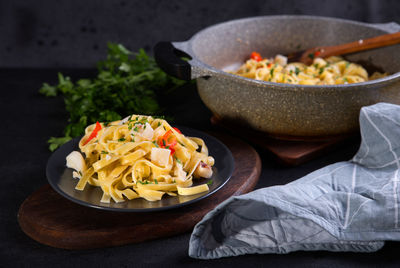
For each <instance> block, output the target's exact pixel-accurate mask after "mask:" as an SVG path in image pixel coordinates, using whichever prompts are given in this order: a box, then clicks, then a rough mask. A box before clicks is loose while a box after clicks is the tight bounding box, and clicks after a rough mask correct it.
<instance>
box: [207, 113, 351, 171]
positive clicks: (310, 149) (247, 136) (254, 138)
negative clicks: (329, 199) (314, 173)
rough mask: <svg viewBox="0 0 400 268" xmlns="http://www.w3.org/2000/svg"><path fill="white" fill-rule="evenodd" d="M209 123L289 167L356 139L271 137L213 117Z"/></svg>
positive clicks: (343, 137)
mask: <svg viewBox="0 0 400 268" xmlns="http://www.w3.org/2000/svg"><path fill="white" fill-rule="evenodd" d="M211 123H212V124H213V125H215V126H217V127H220V128H222V129H224V130H226V131H228V132H230V133H231V134H233V135H236V136H238V137H241V138H242V139H244V140H246V141H248V142H250V143H252V144H254V145H257V146H260V147H261V148H264V149H267V150H268V151H270V152H271V153H273V154H274V155H275V156H276V157H277V158H278V160H280V161H281V162H282V163H284V164H285V165H289V166H296V165H300V164H302V163H304V162H307V161H309V160H312V159H314V158H316V157H318V156H320V155H322V154H323V153H325V152H327V151H329V150H332V149H334V148H336V147H338V146H340V145H342V144H343V143H345V142H346V141H349V140H353V139H357V138H358V136H357V135H356V134H354V135H340V136H330V137H321V138H313V139H310V138H308V139H307V138H305V137H272V136H269V135H268V134H266V133H263V132H260V131H256V130H251V129H249V128H245V127H238V126H237V125H235V124H233V123H232V122H225V121H223V120H220V119H218V118H217V117H215V116H212V117H211Z"/></svg>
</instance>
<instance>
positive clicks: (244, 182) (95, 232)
mask: <svg viewBox="0 0 400 268" xmlns="http://www.w3.org/2000/svg"><path fill="white" fill-rule="evenodd" d="M212 134H213V135H214V136H216V137H217V138H218V139H220V140H221V141H222V142H224V143H225V145H226V146H228V147H229V149H230V150H231V152H232V154H233V157H234V159H235V170H234V172H233V175H232V177H231V179H230V180H229V181H228V182H227V184H226V185H225V186H224V187H222V188H221V189H220V190H219V191H217V192H216V193H214V194H213V195H211V196H209V197H208V198H205V199H203V200H201V201H199V202H196V203H194V204H191V205H188V206H185V207H182V208H177V209H172V210H166V211H160V212H151V213H125V212H111V211H104V210H98V209H94V208H88V207H85V206H81V205H78V204H75V203H73V202H71V201H69V200H68V199H65V198H64V197H62V196H61V195H59V194H58V193H56V192H55V191H54V190H53V189H52V188H51V187H50V185H45V186H43V187H42V188H40V189H39V190H37V191H36V192H34V193H33V194H32V195H30V196H29V197H28V198H27V199H26V200H25V201H24V202H23V203H22V205H21V207H20V209H19V212H18V221H19V224H20V226H21V228H22V230H23V231H24V232H25V233H26V234H27V235H28V236H30V237H31V238H33V239H34V240H36V241H38V242H40V243H42V244H46V245H49V246H52V247H57V248H65V249H91V248H101V247H110V246H118V245H124V244H129V243H138V242H142V241H146V240H151V239H156V238H161V237H167V236H172V235H176V234H180V233H185V232H189V231H191V230H192V229H193V227H194V226H195V225H196V223H198V222H199V221H200V220H201V219H202V218H203V216H204V215H205V214H206V213H207V212H209V211H210V210H212V209H213V208H214V207H215V206H216V205H218V204H219V203H221V202H222V201H224V200H225V199H227V198H229V197H230V196H233V195H240V194H244V193H247V192H250V191H251V190H253V189H254V187H255V185H256V184H257V181H258V178H259V176H260V172H261V160H260V157H259V156H258V154H257V152H256V151H255V150H254V149H253V148H252V147H251V146H250V145H248V144H246V143H244V142H243V141H241V140H239V139H236V138H233V137H230V136H226V135H222V134H217V133H212Z"/></svg>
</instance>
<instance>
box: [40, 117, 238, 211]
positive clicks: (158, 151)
mask: <svg viewBox="0 0 400 268" xmlns="http://www.w3.org/2000/svg"><path fill="white" fill-rule="evenodd" d="M233 169H234V160H233V156H232V154H231V152H230V150H229V149H228V148H227V147H226V146H225V145H224V144H223V143H222V142H221V141H219V140H218V139H216V138H215V137H213V136H210V135H208V134H206V133H204V132H201V131H198V130H194V129H191V128H186V127H179V128H177V127H172V126H171V125H170V124H169V123H168V122H167V121H166V120H164V119H161V118H153V117H151V116H144V115H131V116H128V117H126V118H124V119H123V120H118V121H114V122H108V123H103V122H102V123H100V122H96V123H95V124H92V125H89V126H88V127H87V128H86V130H85V135H84V136H82V137H79V138H75V139H73V140H71V141H69V142H68V143H66V144H64V145H63V146H62V147H61V148H59V149H58V150H57V151H55V152H54V153H53V154H52V155H51V157H50V158H49V161H48V163H47V169H46V174H47V178H48V181H49V183H50V185H51V186H52V187H53V189H54V190H56V191H57V192H58V193H59V194H61V195H62V196H64V197H65V198H67V199H69V200H71V201H73V202H75V203H78V204H81V205H84V206H89V207H93V208H97V209H104V210H112V211H124V212H149V211H157V210H166V209H173V208H178V207H181V206H184V205H188V204H192V203H194V202H197V201H200V200H202V199H204V198H206V197H208V196H210V195H212V194H213V193H215V192H216V191H218V190H219V189H221V188H222V187H223V186H224V185H225V184H226V182H227V181H228V180H229V179H230V177H231V175H232V173H233Z"/></svg>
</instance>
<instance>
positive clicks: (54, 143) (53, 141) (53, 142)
mask: <svg viewBox="0 0 400 268" xmlns="http://www.w3.org/2000/svg"><path fill="white" fill-rule="evenodd" d="M71 139H72V138H71V137H60V138H57V137H51V138H50V139H49V140H48V143H49V144H50V146H49V149H50V151H52V152H53V151H55V150H56V149H57V148H58V147H60V146H61V145H63V144H64V143H67V142H68V141H70V140H71Z"/></svg>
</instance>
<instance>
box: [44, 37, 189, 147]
mask: <svg viewBox="0 0 400 268" xmlns="http://www.w3.org/2000/svg"><path fill="white" fill-rule="evenodd" d="M97 69H98V74H97V76H96V77H95V78H93V79H80V80H78V81H76V82H75V83H74V82H72V81H71V79H70V78H69V77H67V76H64V75H62V74H61V73H59V74H58V84H56V85H54V86H51V85H49V84H47V83H44V84H43V86H42V88H41V89H40V93H42V94H44V95H46V96H48V97H54V96H57V95H58V94H61V95H62V96H63V97H64V102H65V108H66V110H67V111H68V113H69V119H68V125H67V126H66V127H65V129H64V137H51V138H50V139H49V140H48V143H49V145H50V146H49V149H50V150H51V151H54V150H55V149H57V148H58V147H59V146H61V145H62V144H64V143H66V142H67V141H69V140H71V139H72V138H73V137H77V136H80V135H83V134H84V130H85V127H86V126H87V125H89V124H92V123H95V122H96V121H100V122H110V121H114V120H119V119H121V118H122V117H123V116H126V115H129V114H146V115H155V114H160V113H161V112H162V109H161V107H160V105H159V103H158V101H157V98H156V95H157V92H159V90H167V89H168V90H171V89H172V88H175V87H177V86H180V85H182V84H183V83H184V82H183V81H181V80H177V79H175V78H173V77H170V76H168V75H167V74H166V73H164V72H163V71H162V70H161V69H160V68H159V67H158V66H157V64H156V63H155V60H154V59H153V58H151V57H149V56H148V55H147V54H146V52H145V51H144V50H143V49H140V50H139V52H138V53H135V54H134V53H132V52H130V51H129V50H128V49H126V48H125V47H124V46H123V45H121V44H113V43H109V44H108V55H107V59H106V60H104V61H101V62H99V63H98V66H97Z"/></svg>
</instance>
